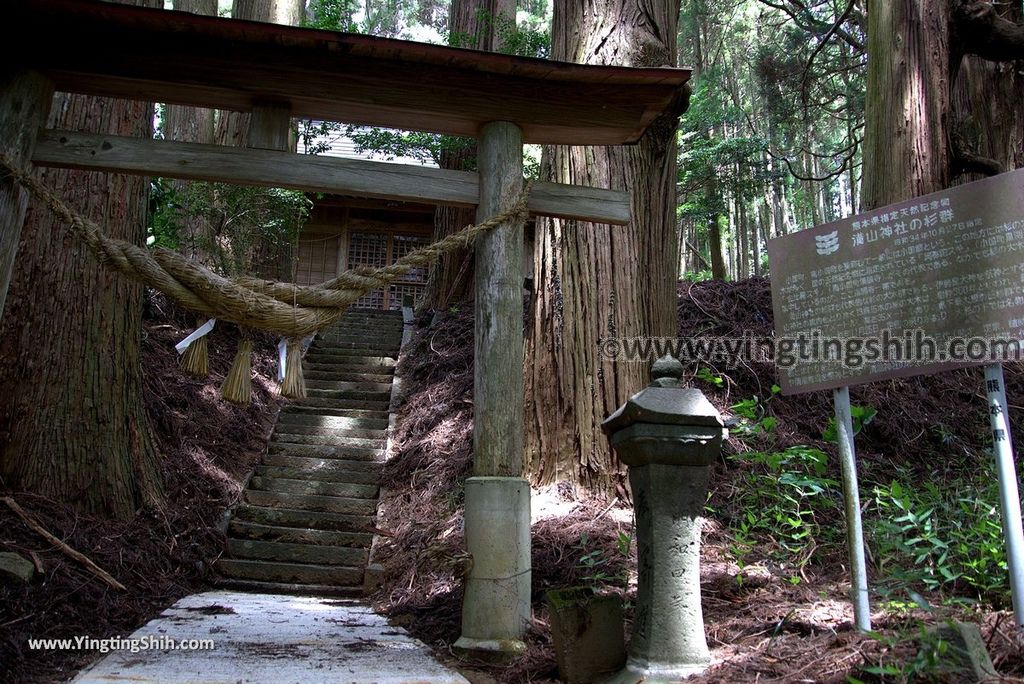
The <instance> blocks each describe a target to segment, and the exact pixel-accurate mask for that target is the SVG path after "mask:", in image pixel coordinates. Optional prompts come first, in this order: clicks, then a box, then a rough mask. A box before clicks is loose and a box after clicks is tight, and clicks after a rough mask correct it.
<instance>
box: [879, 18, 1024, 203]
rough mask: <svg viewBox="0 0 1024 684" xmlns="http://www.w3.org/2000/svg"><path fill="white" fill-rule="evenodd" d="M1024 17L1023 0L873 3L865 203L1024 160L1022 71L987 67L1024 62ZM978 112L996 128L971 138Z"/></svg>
mask: <svg viewBox="0 0 1024 684" xmlns="http://www.w3.org/2000/svg"><path fill="white" fill-rule="evenodd" d="M1019 21H1020V9H1019V7H1014V6H1009V7H1006V8H1004V9H1003V10H999V9H997V8H996V7H995V6H994V5H993V4H992V3H990V2H985V1H979V0H892V1H886V2H881V1H875V2H872V3H871V4H870V5H869V8H868V85H867V92H868V95H867V102H866V109H865V116H866V122H867V123H866V129H865V141H864V181H863V189H862V202H863V205H864V207H866V208H875V207H879V206H883V205H886V204H890V203H892V202H896V201H899V200H903V199H907V198H908V197H913V196H915V195H921V194H926V193H929V192H935V191H937V190H942V189H944V188H947V187H949V185H950V184H951V183H952V182H953V181H954V179H956V178H958V177H959V176H961V175H963V174H965V173H976V174H983V175H991V174H993V173H998V172H999V171H1001V170H1005V169H1006V167H1007V165H1008V164H1015V163H1019V161H1020V155H1021V152H1020V151H1019V150H1020V145H1019V142H1017V141H1019V140H1020V139H1021V133H1022V130H1021V121H1022V119H1021V115H1020V114H1019V112H1018V111H1017V110H1018V109H1019V106H1020V101H1019V100H1014V99H1011V98H1013V97H1015V96H1016V97H1019V88H1020V84H1019V81H1018V80H1017V79H1018V77H1017V75H1016V73H1015V70H1012V69H999V68H996V67H993V66H990V65H986V64H985V62H991V63H993V64H995V63H1009V62H1013V61H1015V60H1019V59H1024V26H1022V25H1021V24H1020V23H1019ZM971 55H973V56H975V57H974V58H971V59H970V61H968V62H966V63H965V58H966V57H968V56H971ZM979 58H980V59H979ZM955 88H957V89H958V92H959V97H958V106H957V107H955V108H954V106H953V103H954V98H953V93H954V89H955ZM972 93H973V96H972ZM983 100H984V101H983ZM972 112H973V116H974V117H975V118H976V121H977V122H980V123H981V124H983V125H985V126H987V128H986V129H982V128H981V127H980V126H979V125H977V124H975V125H974V126H973V128H974V135H973V136H969V135H967V134H966V132H965V129H969V128H971V126H970V122H969V120H968V118H969V117H970V116H971V115H972ZM971 138H973V140H972V139H971ZM972 145H973V146H972ZM986 154H988V155H993V156H986Z"/></svg>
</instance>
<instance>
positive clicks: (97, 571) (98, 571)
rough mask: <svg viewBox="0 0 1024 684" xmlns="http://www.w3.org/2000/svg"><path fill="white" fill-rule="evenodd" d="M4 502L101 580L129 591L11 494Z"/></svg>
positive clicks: (32, 527)
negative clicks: (55, 534) (28, 511)
mask: <svg viewBox="0 0 1024 684" xmlns="http://www.w3.org/2000/svg"><path fill="white" fill-rule="evenodd" d="M3 502H4V503H5V504H7V507H8V508H10V509H11V510H12V511H14V514H15V515H17V516H18V517H19V518H21V520H22V522H24V523H25V524H26V525H28V526H29V527H30V528H31V529H32V531H34V532H36V533H37V534H39V536H41V537H43V538H44V539H46V541H48V542H50V543H51V544H54V545H55V546H56V547H57V548H58V549H60V550H61V551H62V552H63V553H64V555H66V556H68V557H69V558H72V559H74V560H76V561H78V562H79V563H81V564H82V565H84V566H85V568H86V569H87V570H89V572H91V573H92V574H94V575H96V576H97V577H99V578H100V579H101V580H103V581H104V582H106V583H107V584H109V585H110V586H111V587H113V588H114V589H118V590H120V591H128V588H127V587H126V586H124V585H123V584H121V583H120V582H118V581H117V580H116V579H114V578H113V577H112V576H111V575H110V573H108V572H107V571H106V570H104V569H103V568H101V567H100V566H98V565H96V564H95V563H93V562H92V561H91V560H89V558H88V557H86V556H85V555H83V554H81V553H79V552H78V551H75V550H74V549H73V548H71V547H70V546H68V545H67V544H65V543H64V542H62V541H61V540H60V539H57V537H55V536H53V535H52V534H50V533H49V532H47V531H46V528H44V527H43V526H42V525H40V524H39V523H38V522H36V521H35V519H33V518H32V516H30V515H29V514H28V513H27V512H25V509H24V508H22V507H21V506H19V505H18V503H17V502H16V501H15V500H14V499H12V498H11V497H9V496H5V497H4V498H3Z"/></svg>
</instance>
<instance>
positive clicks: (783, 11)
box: [306, 0, 867, 279]
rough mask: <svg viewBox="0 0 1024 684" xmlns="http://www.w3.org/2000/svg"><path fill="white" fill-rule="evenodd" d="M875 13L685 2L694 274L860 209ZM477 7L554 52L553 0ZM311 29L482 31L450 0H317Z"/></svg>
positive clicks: (430, 151) (746, 264)
mask: <svg viewBox="0 0 1024 684" xmlns="http://www.w3.org/2000/svg"><path fill="white" fill-rule="evenodd" d="M461 4H474V5H480V3H461ZM458 5H460V3H459V2H455V3H454V4H453V5H452V6H453V7H455V9H456V10H458V7H457V6H458ZM862 5H863V3H862V2H860V1H859V0H857V1H854V2H846V0H819V1H818V2H807V3H805V2H802V1H801V0H796V1H787V0H779V1H778V2H775V1H764V0H742V1H739V2H725V3H721V2H714V3H712V2H708V1H707V0H688V1H687V2H683V3H682V6H681V11H680V15H679V22H678V30H677V32H676V46H677V53H678V54H677V59H676V65H677V66H684V67H690V68H692V69H693V72H694V80H693V84H694V95H693V98H692V100H691V107H690V109H689V110H688V111H687V112H686V113H685V114H684V115H683V117H682V120H681V125H680V128H679V132H678V146H677V150H678V162H679V163H678V169H679V172H678V183H677V200H678V207H677V210H676V218H677V231H678V238H679V254H680V262H679V271H680V275H682V276H685V277H688V278H691V279H704V278H709V277H711V276H712V275H714V276H715V277H718V278H730V279H740V278H743V277H746V276H749V275H755V274H756V275H759V274H762V273H764V272H766V270H767V257H766V254H765V249H764V242H765V241H766V240H768V239H770V238H772V237H774V236H777V235H781V234H785V233H789V232H792V231H795V230H801V229H803V228H807V227H810V226H813V225H817V224H820V223H826V222H829V221H832V220H835V219H837V218H839V217H842V216H848V215H850V214H852V213H856V212H857V211H858V210H859V208H860V183H861V175H862V174H861V168H862V152H861V140H862V138H863V132H864V103H865V79H866V73H867V71H866V68H867V67H866V65H867V60H866V55H865V50H866V35H865V31H866V25H865V22H866V14H865V11H864V8H863V6H862ZM475 12H476V13H477V14H478V15H479V18H478V21H477V24H478V26H475V27H474V29H475V30H477V31H479V30H480V28H479V26H483V27H484V28H485V30H486V29H487V28H490V27H492V26H493V27H494V28H496V30H497V33H498V39H497V41H496V43H495V46H494V49H497V50H498V51H501V52H508V53H514V54H520V55H532V56H537V57H547V56H550V49H551V48H550V44H551V40H550V31H551V19H552V4H551V2H549V1H548V0H529V1H527V2H520V3H519V4H518V5H517V7H516V11H515V18H514V19H513V18H512V16H511V14H510V13H503V14H499V15H498V16H496V17H495V16H494V15H490V13H489V12H488V10H487V9H480V8H479V7H477V8H476V9H475ZM306 22H307V23H308V24H310V25H313V26H316V27H320V28H330V29H337V30H346V31H357V32H363V33H370V34H374V35H381V36H389V37H398V38H405V39H411V40H423V41H427V42H446V43H449V44H452V45H458V46H463V47H476V46H478V43H477V42H476V37H475V36H474V35H473V34H472V33H470V32H467V31H465V30H461V29H460V27H455V28H454V29H453V28H452V26H451V25H450V16H449V3H447V2H440V1H438V0H425V1H422V2H416V1H415V0H410V1H408V2H402V1H397V0H396V1H389V2H374V1H373V0H367V1H366V2H363V1H361V0H312V2H310V3H309V5H308V8H307V19H306ZM354 133H355V138H356V140H357V142H358V143H359V144H360V146H361V147H362V149H364V150H366V151H367V152H369V153H371V154H373V153H375V154H378V155H388V154H413V155H416V156H420V157H421V158H432V159H434V160H435V161H439V160H440V157H441V154H442V152H443V151H444V150H445V149H446V146H451V145H452V144H453V143H452V142H450V141H445V140H441V139H435V138H433V137H431V136H423V135H419V134H409V135H402V134H395V133H390V132H384V131H366V130H362V131H355V132H354ZM534 161H535V160H534Z"/></svg>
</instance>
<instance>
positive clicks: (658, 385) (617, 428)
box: [601, 356, 725, 467]
mask: <svg viewBox="0 0 1024 684" xmlns="http://www.w3.org/2000/svg"><path fill="white" fill-rule="evenodd" d="M682 375H683V364H681V363H680V362H679V361H678V359H674V358H672V357H671V356H666V357H664V358H661V359H658V360H657V361H655V362H654V365H653V366H652V367H651V384H650V386H649V387H646V388H644V389H642V390H640V391H639V392H637V393H636V394H634V395H633V396H632V397H630V398H629V399H627V400H626V403H625V404H623V405H622V406H621V407H619V409H618V410H617V411H616V412H615V413H613V414H612V415H611V416H609V417H608V418H607V420H605V421H604V423H602V424H601V428H602V429H603V430H604V432H605V434H607V435H608V436H609V438H610V439H611V444H612V447H614V448H615V451H616V452H617V453H618V455H619V459H620V460H621V461H622V462H623V463H625V464H626V465H628V466H630V467H636V466H641V465H648V464H651V463H664V464H669V465H710V464H711V463H712V462H713V461H714V459H715V458H716V457H717V455H718V453H719V452H720V450H721V445H722V439H723V437H724V432H725V428H724V425H725V424H724V423H723V421H722V416H721V414H719V413H718V411H717V410H716V409H715V407H714V406H712V405H711V402H710V401H708V399H707V397H705V396H704V394H703V393H702V392H701V391H700V390H697V389H693V388H684V387H681V386H680V385H681V382H680V381H681V378H682Z"/></svg>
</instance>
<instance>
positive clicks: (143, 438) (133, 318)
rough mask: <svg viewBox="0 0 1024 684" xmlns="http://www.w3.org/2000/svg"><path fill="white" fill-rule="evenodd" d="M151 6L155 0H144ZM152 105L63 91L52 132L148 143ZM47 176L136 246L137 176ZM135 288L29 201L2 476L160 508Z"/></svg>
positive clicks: (104, 507) (98, 499) (2, 327)
mask: <svg viewBox="0 0 1024 684" xmlns="http://www.w3.org/2000/svg"><path fill="white" fill-rule="evenodd" d="M134 4H146V5H149V6H154V5H156V6H160V5H161V4H162V3H160V2H151V1H146V2H145V3H141V2H140V3H134ZM152 121H153V108H152V105H149V104H143V103H139V102H128V101H123V100H109V99H104V98H97V97H85V96H69V95H58V96H56V97H55V98H54V102H53V107H52V110H51V113H50V117H49V122H48V125H49V126H50V127H51V128H70V129H75V130H86V131H90V132H100V133H110V134H115V135H130V136H136V137H151V136H152ZM40 173H41V177H42V178H43V180H44V181H45V182H46V183H47V184H49V185H50V186H51V187H53V188H55V189H56V190H57V192H58V193H59V194H61V195H63V196H64V197H65V198H66V199H68V200H69V201H70V202H71V203H72V205H74V206H75V207H76V208H78V210H80V211H81V212H82V213H84V214H85V215H87V216H89V217H91V218H93V219H95V220H97V221H99V222H100V223H101V224H103V225H106V226H108V227H109V229H110V231H111V234H112V236H113V237H119V238H122V239H126V240H130V241H132V242H135V243H139V244H141V243H143V242H144V241H145V234H146V220H145V219H146V216H145V207H146V202H145V198H146V190H147V185H148V183H147V181H146V179H144V178H139V177H134V176H122V175H103V174H97V173H89V172H82V171H68V170H62V169H46V170H44V171H42V172H40ZM141 313H142V286H141V285H138V284H136V283H134V282H131V281H129V280H127V279H126V278H124V277H123V276H120V275H115V274H113V273H111V272H110V271H108V270H106V269H105V268H103V267H102V266H100V265H99V263H97V261H96V259H94V258H93V256H92V254H91V253H89V252H88V250H87V249H86V248H85V247H83V245H82V243H81V242H80V241H77V240H73V239H71V238H70V237H69V235H68V232H67V230H66V228H65V227H64V226H62V225H61V224H59V223H58V222H57V221H56V220H55V219H54V218H53V215H52V214H51V213H50V212H49V210H48V209H46V208H45V207H43V206H39V205H37V204H36V203H34V202H33V203H31V204H30V206H29V210H28V213H27V216H26V220H25V225H24V228H23V230H22V235H21V242H20V247H19V253H18V259H17V262H16V268H15V272H14V277H13V279H12V281H11V287H10V293H9V295H8V301H7V310H6V312H5V315H4V318H3V321H2V323H0V358H3V359H4V362H3V363H2V364H0V386H2V387H6V388H8V391H6V392H3V393H2V394H0V453H2V459H0V477H2V479H3V483H4V485H5V486H6V487H8V488H11V489H15V490H26V491H31V492H34V493H37V494H41V495H43V496H46V497H49V498H52V499H55V500H58V501H63V502H66V503H68V504H71V505H72V506H74V507H75V508H76V509H77V510H79V511H81V512H83V513H91V514H98V515H104V516H110V517H116V518H120V519H127V518H130V517H131V516H132V515H133V514H134V513H135V511H136V510H137V509H138V508H139V507H140V506H142V505H146V504H158V503H159V501H160V480H159V475H158V470H157V467H156V460H155V450H154V447H153V443H152V439H151V437H150V430H149V424H148V422H147V418H146V413H145V408H144V405H143V399H142V370H141V367H140V362H139V339H140V337H141Z"/></svg>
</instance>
